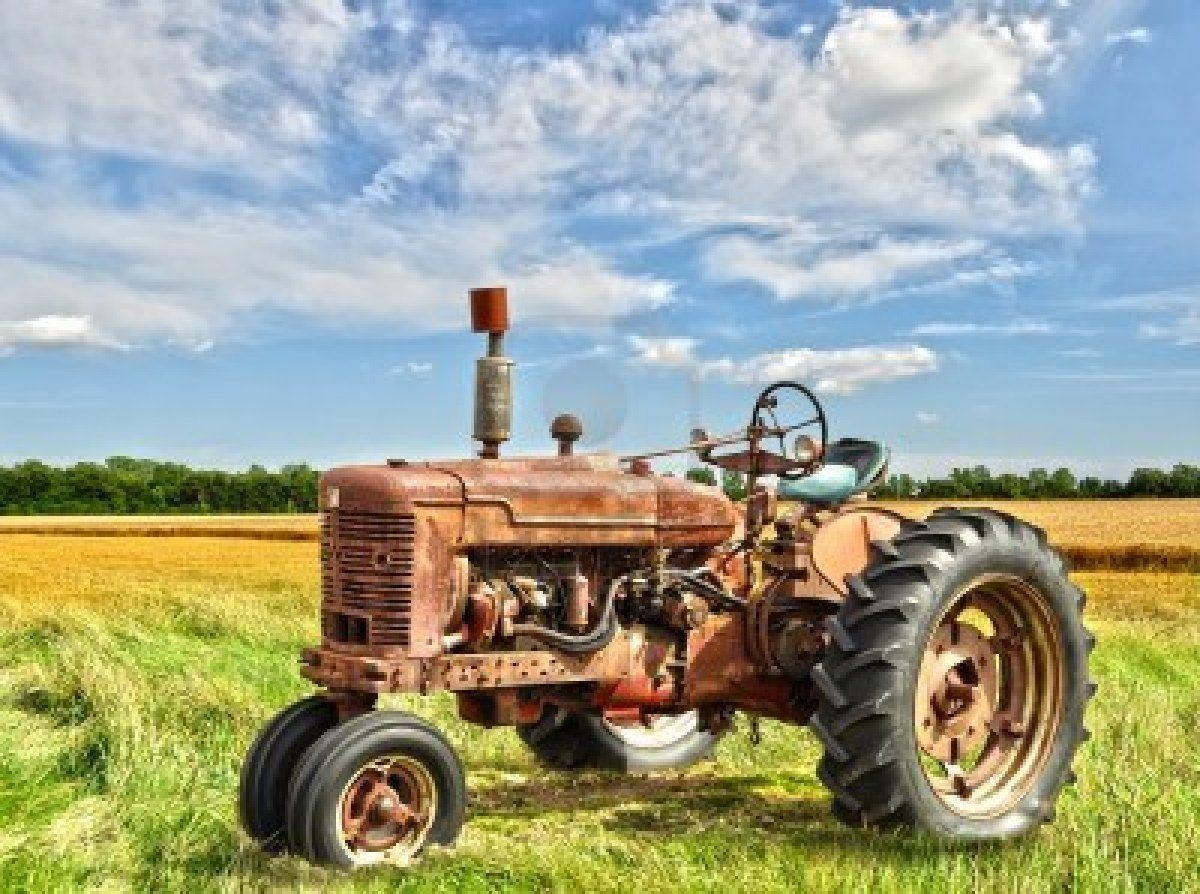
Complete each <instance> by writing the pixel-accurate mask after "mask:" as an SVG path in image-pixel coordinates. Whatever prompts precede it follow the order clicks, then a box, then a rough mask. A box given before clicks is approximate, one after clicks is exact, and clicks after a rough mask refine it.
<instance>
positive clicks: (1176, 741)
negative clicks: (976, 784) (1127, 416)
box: [0, 502, 1200, 892]
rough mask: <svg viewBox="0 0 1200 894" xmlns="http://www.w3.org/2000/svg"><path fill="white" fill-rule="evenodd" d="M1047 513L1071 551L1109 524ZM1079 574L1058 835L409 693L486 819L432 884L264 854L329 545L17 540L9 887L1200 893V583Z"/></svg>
mask: <svg viewBox="0 0 1200 894" xmlns="http://www.w3.org/2000/svg"><path fill="white" fill-rule="evenodd" d="M1158 505H1159V506H1160V507H1161V508H1162V509H1163V510H1164V515H1163V517H1166V515H1169V514H1171V513H1180V512H1181V510H1188V509H1190V510H1191V512H1192V513H1193V515H1192V516H1188V515H1187V512H1186V511H1183V513H1182V514H1183V515H1184V516H1185V517H1183V518H1182V520H1181V521H1178V522H1176V527H1175V528H1173V529H1169V528H1167V527H1164V524H1165V523H1164V522H1161V521H1160V520H1158V519H1156V518H1155V517H1154V513H1153V512H1151V511H1150V510H1149V508H1148V507H1147V508H1146V509H1145V510H1144V511H1143V514H1142V516H1141V518H1142V519H1143V525H1144V527H1145V529H1147V530H1149V531H1150V533H1149V534H1147V535H1146V536H1147V537H1150V538H1153V539H1152V540H1151V541H1150V542H1155V543H1160V544H1161V545H1163V546H1165V547H1180V546H1183V545H1187V544H1194V543H1195V540H1194V532H1195V531H1196V529H1197V520H1196V518H1195V517H1194V513H1195V512H1196V511H1197V508H1198V507H1197V504H1196V503H1195V502H1193V503H1191V505H1190V506H1185V505H1183V504H1182V503H1175V502H1167V503H1163V504H1158ZM1125 506H1126V504H1125V503H1118V504H1106V507H1105V508H1106V511H1108V512H1110V513H1119V512H1121V511H1123V510H1124V507H1125ZM1071 507H1079V508H1083V507H1081V504H1077V503H1075V504H1070V507H1067V508H1071ZM906 508H908V507H906ZM1006 508H1008V507H1006ZM1033 508H1034V509H1040V510H1043V511H1046V512H1047V513H1048V514H1047V515H1046V516H1042V517H1037V516H1034V514H1033V513H1032V512H1030V513H1026V514H1027V515H1030V516H1031V517H1033V518H1034V519H1035V520H1036V521H1039V522H1040V523H1042V524H1044V525H1046V527H1047V528H1048V529H1049V530H1050V532H1051V535H1052V537H1059V536H1061V533H1060V532H1072V531H1073V532H1085V533H1080V534H1078V536H1080V537H1083V536H1087V535H1086V532H1087V531H1088V530H1092V529H1093V528H1092V527H1091V525H1092V520H1091V519H1088V518H1078V517H1071V516H1070V514H1069V513H1067V512H1066V509H1064V508H1060V507H1054V506H1047V505H1046V504H1040V505H1035V506H1034V507H1033ZM1095 509H1096V507H1091V510H1092V511H1093V512H1094V511H1095ZM1018 511H1023V510H1018ZM1054 511H1058V512H1059V513H1060V515H1059V517H1058V518H1059V520H1058V521H1057V522H1056V521H1055V520H1054V515H1053V512H1054ZM1139 511H1142V510H1141V509H1139ZM1064 513H1066V514H1065V515H1064ZM1083 514H1084V515H1086V514H1087V513H1086V512H1085V513H1083ZM1064 518H1065V520H1063V519H1064ZM88 521H89V522H90V523H94V522H95V520H88ZM166 521H167V522H168V523H172V524H173V523H175V522H176V521H177V520H175V519H168V520H166ZM189 521H190V520H189ZM102 523H104V524H107V523H108V522H107V521H106V522H102ZM112 523H113V524H128V520H116V521H114V522H112ZM204 523H205V524H211V525H218V526H220V525H222V524H223V525H225V526H226V527H229V526H232V525H241V526H243V527H245V526H247V525H248V524H249V520H246V519H239V520H236V521H234V520H230V519H215V520H208V519H205V520H204ZM282 523H284V522H277V521H272V524H282ZM286 524H289V525H300V524H307V525H309V526H311V525H312V520H311V519H287V520H286ZM1056 525H1057V527H1056ZM1172 530H1173V531H1175V533H1171V531H1172ZM1181 531H1182V532H1191V533H1182V534H1181V533H1179V532H1181ZM1075 577H1076V580H1077V581H1078V582H1079V583H1080V584H1081V585H1082V586H1083V587H1084V588H1085V589H1086V590H1087V592H1088V595H1089V599H1088V609H1087V614H1088V623H1089V626H1091V627H1092V628H1093V629H1094V631H1095V632H1096V634H1097V636H1098V639H1099V646H1098V648H1097V650H1096V652H1095V653H1094V655H1093V670H1094V676H1095V677H1096V679H1097V680H1098V682H1099V684H1100V691H1099V695H1098V696H1097V698H1096V699H1095V700H1094V701H1093V703H1092V707H1091V709H1090V713H1089V720H1090V722H1089V725H1090V726H1091V728H1092V730H1093V732H1094V736H1093V738H1092V741H1091V742H1090V743H1089V744H1087V745H1086V746H1085V747H1084V749H1083V751H1082V752H1081V755H1080V757H1079V760H1078V762H1077V770H1078V773H1079V782H1078V785H1077V786H1075V787H1074V788H1072V789H1070V790H1069V791H1068V792H1067V793H1066V794H1065V795H1064V797H1063V799H1062V801H1061V803H1060V805H1059V812H1058V817H1057V819H1056V821H1055V822H1054V823H1053V824H1051V825H1049V826H1047V827H1045V828H1043V829H1042V830H1041V832H1040V833H1039V834H1038V835H1036V836H1034V837H1031V838H1028V839H1025V840H1022V841H1019V842H1015V843H1011V844H1008V845H1004V846H992V847H983V848H972V849H963V848H958V849H956V848H948V847H945V846H943V845H941V844H939V843H938V842H936V841H933V840H930V839H927V838H923V837H904V836H895V835H888V834H879V833H868V832H862V831H857V830H852V829H848V828H845V827H842V826H840V825H838V824H837V823H835V822H834V821H833V820H832V819H831V818H830V817H829V814H828V807H827V801H826V796H825V792H824V790H823V788H822V787H821V785H820V783H819V782H818V781H817V779H816V776H815V768H816V760H817V757H818V746H817V745H816V743H815V741H814V740H813V738H812V736H811V735H810V734H809V733H808V732H807V730H803V729H798V728H794V727H788V726H784V725H781V724H776V723H764V724H763V739H762V742H761V744H759V745H757V746H755V745H753V744H751V741H750V738H749V736H748V734H747V732H746V729H745V726H744V725H740V726H739V728H738V729H737V730H735V731H734V732H733V733H731V734H729V735H728V736H727V737H726V738H725V739H724V740H723V741H722V743H721V744H720V746H719V747H718V749H717V752H716V755H715V758H714V759H713V760H712V761H710V762H707V763H705V764H701V765H700V766H699V767H697V768H695V769H693V770H689V771H687V772H683V773H664V774H655V775H652V776H649V777H646V776H635V777H630V776H622V775H615V774H606V773H587V774H582V775H567V774H558V773H554V772H551V771H546V770H543V769H540V768H539V767H537V766H536V765H535V764H534V762H533V761H532V759H531V758H530V756H529V754H528V753H527V752H526V751H525V749H524V747H523V746H522V745H521V743H520V741H519V740H518V739H517V737H516V736H515V735H514V734H513V733H512V732H511V731H508V730H504V729H496V730H484V729H480V728H477V727H471V726H467V725H465V724H462V723H461V722H459V721H458V720H457V719H456V718H455V716H454V710H453V703H452V702H451V701H450V700H448V699H445V698H441V697H437V698H432V699H427V700H422V699H419V698H410V697H405V698H402V699H393V700H391V704H393V705H399V706H403V707H404V708H406V709H409V710H414V711H416V712H417V713H420V714H423V715H425V716H426V717H429V718H430V719H431V720H433V721H434V722H436V723H437V724H439V725H440V726H441V727H443V728H444V729H445V730H446V731H447V733H448V735H449V736H450V738H451V740H452V741H453V742H454V744H455V745H456V747H457V748H458V749H459V750H460V751H461V753H462V755H463V758H464V762H465V763H466V764H467V766H468V768H469V770H470V779H469V781H470V787H471V792H472V803H471V807H470V813H469V820H468V824H467V826H466V829H465V831H464V834H463V836H462V838H461V840H460V841H459V843H458V845H457V846H456V847H455V848H454V849H452V850H449V851H442V852H438V853H434V854H431V855H430V856H429V857H427V858H426V859H425V860H424V861H423V862H422V863H421V864H420V865H418V866H416V867H414V868H412V869H411V870H407V871H403V872H400V871H395V870H391V871H386V870H385V871H379V872H371V873H366V874H364V875H356V876H353V877H346V876H339V875H333V874H330V873H328V872H326V871H324V870H319V869H314V868H312V867H310V866H308V865H307V864H305V863H303V862H301V861H298V860H295V859H291V858H283V859H274V860H271V859H267V858H265V857H263V856H262V855H260V854H259V853H258V852H257V850H256V849H255V848H254V847H252V846H251V845H250V844H249V842H248V841H246V840H245V838H244V837H243V836H242V834H241V833H240V831H239V830H238V827H237V821H236V815H235V798H236V790H237V775H238V771H239V767H240V761H241V757H242V754H243V753H244V750H245V748H246V747H247V745H248V744H249V742H250V740H251V739H252V738H253V736H254V735H255V733H256V732H257V730H258V729H259V727H260V726H261V725H262V724H263V723H264V722H265V721H266V720H267V718H268V717H269V716H270V715H272V714H273V713H275V712H276V711H278V710H279V709H281V708H282V707H284V706H285V705H286V704H288V703H290V702H291V701H293V700H295V699H296V698H299V697H301V696H302V695H304V694H305V693H306V692H307V691H308V687H307V686H306V684H305V683H304V682H303V681H302V680H301V679H300V677H299V675H298V673H297V663H296V656H297V653H298V651H299V649H300V648H302V647H303V646H304V645H307V644H309V643H311V642H312V641H314V640H315V638H316V636H317V617H316V614H317V604H318V600H319V592H318V586H319V584H318V576H317V549H316V544H315V543H312V542H307V541H297V542H289V541H275V540H265V541H263V540H259V541H255V540H250V539H243V538H238V537H212V536H172V537H141V536H64V535H63V534H61V533H59V534H36V535H35V534H21V533H0V890H2V891H9V890H13V891H17V890H20V891H26V890H28V891H75V890H89V891H91V890H101V891H139V892H140V891H158V890H167V891H189V892H191V891H209V890H212V891H245V890H252V891H260V890H261V891H274V890H301V891H324V890H338V891H342V890H344V891H396V890H413V891H501V890H503V891H572V892H574V891H581V890H586V891H624V890H628V889H629V888H630V887H631V885H634V884H636V886H637V887H638V889H639V890H642V891H646V892H657V891H678V890H680V889H688V890H697V891H722V892H735V891H755V892H760V891H797V890H806V891H807V890H811V891H845V890H856V891H858V890H861V891H908V890H916V889H920V890H927V891H931V892H934V891H938V892H940V891H976V890H977V891H997V892H1001V891H1004V892H1008V891H1016V890H1021V891H1063V890H1080V891H1105V892H1107V891H1130V892H1133V891H1139V892H1140V891H1155V892H1158V891H1189V890H1197V889H1200V769H1198V768H1197V767H1198V765H1197V763H1196V761H1195V759H1194V742H1193V730H1194V729H1195V728H1196V727H1197V726H1198V725H1200V619H1198V617H1200V575H1196V574H1189V573H1159V572H1155V573H1111V572H1100V573H1095V572H1086V573H1078V574H1076V575H1075Z"/></svg>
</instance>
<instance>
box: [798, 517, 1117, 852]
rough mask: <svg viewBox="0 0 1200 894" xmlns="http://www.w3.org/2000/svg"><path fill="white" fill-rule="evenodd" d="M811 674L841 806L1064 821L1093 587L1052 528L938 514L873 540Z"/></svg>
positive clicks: (1015, 828) (939, 818) (876, 816)
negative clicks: (1064, 556) (1057, 549)
mask: <svg viewBox="0 0 1200 894" xmlns="http://www.w3.org/2000/svg"><path fill="white" fill-rule="evenodd" d="M875 553H876V554H875V557H874V559H873V561H872V562H871V563H870V565H869V566H868V567H867V569H866V570H865V571H864V572H863V574H862V575H861V576H857V577H851V578H849V579H848V584H849V590H850V593H849V596H848V597H847V599H846V601H845V603H844V604H843V605H842V607H841V609H840V610H839V612H838V614H837V615H836V617H835V618H833V619H831V620H830V623H829V631H830V634H831V640H832V642H831V644H830V647H829V651H828V654H827V655H826V657H825V658H824V659H823V660H822V661H821V662H819V663H818V664H817V665H816V666H815V667H814V669H813V674H812V678H813V682H814V684H815V686H816V689H817V693H818V699H819V709H818V710H817V712H816V714H815V715H814V717H813V719H812V721H811V726H812V729H813V731H814V732H815V733H816V735H817V737H818V738H819V739H820V740H821V742H822V743H823V745H824V746H825V754H824V757H823V758H822V760H821V764H820V767H819V770H818V775H819V776H820V778H821V780H822V782H824V783H825V785H826V786H827V787H828V788H829V790H830V791H831V792H832V794H833V796H834V805H833V807H834V813H835V815H836V816H837V817H838V818H839V819H841V820H842V821H844V822H847V823H849V824H852V825H855V826H863V825H866V826H874V827H881V828H890V827H896V826H901V827H911V828H919V829H924V830H928V831H931V832H933V833H935V834H938V835H940V836H943V837H946V838H950V839H955V840H964V841H967V840H969V841H981V840H990V839H999V838H1009V837H1012V836H1016V835H1021V834H1023V833H1026V832H1029V831H1031V830H1032V829H1034V828H1036V827H1037V826H1038V824H1039V823H1041V822H1045V821H1048V820H1050V819H1051V818H1052V817H1053V815H1054V804H1055V801H1056V800H1057V798H1058V795H1059V792H1060V790H1061V789H1062V786H1063V785H1064V784H1065V783H1067V782H1068V781H1070V780H1071V779H1072V778H1073V777H1072V773H1071V761H1072V759H1073V757H1074V754H1075V751H1076V749H1077V748H1078V747H1079V745H1080V744H1081V743H1082V742H1083V741H1085V740H1086V739H1087V736H1088V734H1087V730H1086V729H1085V728H1084V708H1085V706H1086V704H1087V701H1088V699H1089V698H1090V697H1091V696H1092V694H1093V693H1094V691H1095V685H1094V684H1093V683H1091V682H1090V680H1089V678H1088V667H1087V662H1088V654H1089V653H1090V652H1091V650H1092V647H1093V645H1094V643H1095V640H1094V639H1093V637H1092V636H1091V634H1090V633H1088V632H1087V630H1086V629H1085V628H1084V626H1083V624H1082V618H1081V611H1082V609H1083V605H1084V595H1083V592H1082V591H1081V590H1080V589H1079V588H1078V587H1076V586H1075V585H1073V584H1072V583H1071V582H1070V581H1069V580H1068V578H1067V574H1066V570H1065V568H1064V566H1063V563H1062V560H1061V559H1060V558H1059V557H1058V555H1057V554H1055V553H1054V552H1053V551H1052V550H1050V549H1049V548H1048V547H1047V545H1046V538H1045V535H1044V534H1043V532H1041V531H1040V530H1038V529H1037V528H1034V527H1033V526H1031V525H1028V524H1026V523H1024V522H1021V521H1019V520H1017V519H1015V518H1013V517H1012V516H1009V515H1006V514H1004V513H1001V512H996V511H992V510H987V509H961V510H958V509H940V510H938V511H936V512H935V513H934V514H933V515H931V516H930V518H929V519H928V520H927V521H926V522H917V523H913V524H911V525H908V526H906V528H905V529H904V530H902V531H901V533H900V534H898V535H897V536H896V537H895V538H894V539H893V540H892V541H890V542H886V543H879V544H876V546H875Z"/></svg>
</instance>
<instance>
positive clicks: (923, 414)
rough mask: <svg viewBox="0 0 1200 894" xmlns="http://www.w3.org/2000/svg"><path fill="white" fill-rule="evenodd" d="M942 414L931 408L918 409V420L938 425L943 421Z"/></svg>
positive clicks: (926, 423)
mask: <svg viewBox="0 0 1200 894" xmlns="http://www.w3.org/2000/svg"><path fill="white" fill-rule="evenodd" d="M941 418H942V417H941V416H939V415H938V414H937V413H934V412H932V411H930V410H917V422H919V423H921V424H922V425H937V424H938V422H940V421H941Z"/></svg>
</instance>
